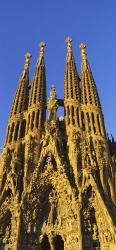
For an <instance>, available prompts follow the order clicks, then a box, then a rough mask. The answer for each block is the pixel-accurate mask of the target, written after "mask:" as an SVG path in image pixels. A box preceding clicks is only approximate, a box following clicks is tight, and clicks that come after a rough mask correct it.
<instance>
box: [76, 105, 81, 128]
mask: <svg viewBox="0 0 116 250" xmlns="http://www.w3.org/2000/svg"><path fill="white" fill-rule="evenodd" d="M76 114H77V124H78V126H79V127H80V120H79V109H78V108H77V109H76Z"/></svg>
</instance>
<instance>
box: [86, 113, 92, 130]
mask: <svg viewBox="0 0 116 250" xmlns="http://www.w3.org/2000/svg"><path fill="white" fill-rule="evenodd" d="M86 115H87V125H88V131H89V132H90V131H91V126H90V117H89V113H88V112H87V114H86Z"/></svg>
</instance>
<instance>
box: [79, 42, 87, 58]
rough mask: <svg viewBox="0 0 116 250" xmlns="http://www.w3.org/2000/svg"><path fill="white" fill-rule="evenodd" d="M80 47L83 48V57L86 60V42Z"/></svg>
mask: <svg viewBox="0 0 116 250" xmlns="http://www.w3.org/2000/svg"><path fill="white" fill-rule="evenodd" d="M79 48H80V49H81V56H82V59H83V60H86V58H87V57H86V51H85V48H86V45H85V44H84V43H81V44H80V45H79Z"/></svg>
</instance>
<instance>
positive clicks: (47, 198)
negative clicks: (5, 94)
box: [0, 37, 116, 250]
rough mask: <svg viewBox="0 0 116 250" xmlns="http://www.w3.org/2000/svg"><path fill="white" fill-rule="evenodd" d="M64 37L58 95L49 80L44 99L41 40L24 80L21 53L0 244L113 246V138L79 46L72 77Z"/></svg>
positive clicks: (3, 161)
mask: <svg viewBox="0 0 116 250" xmlns="http://www.w3.org/2000/svg"><path fill="white" fill-rule="evenodd" d="M66 43H67V57H66V70H65V79H64V98H63V99H57V95H56V89H55V87H54V86H52V88H51V92H50V97H49V99H48V100H47V99H46V75H45V62H44V49H45V43H44V42H42V43H40V55H39V59H38V61H37V64H36V70H35V73H34V77H33V80H32V83H31V84H30V83H29V64H30V58H31V54H30V53H27V54H26V60H25V63H24V69H23V72H22V74H21V77H20V81H19V85H18V88H17V91H16V95H15V98H14V101H13V105H12V108H11V113H10V117H9V120H8V128H7V132H6V139H5V145H4V148H3V151H2V155H1V157H0V249H1V250H2V249H4V247H8V245H9V248H10V249H12V250H22V249H25V250H37V249H38V250H39V249H46V250H48V249H51V250H53V249H59V250H61V249H62V250H63V249H64V250H82V249H84V250H86V249H88V250H90V249H94V248H96V249H97V248H98V249H101V250H104V249H105V247H106V246H107V248H109V249H112V244H114V246H116V240H115V229H116V228H115V226H114V225H116V209H115V205H114V204H116V194H115V171H116V153H115V149H116V144H115V141H114V138H112V142H110V140H109V139H107V137H106V131H105V126H104V119H103V114H102V109H101V104H100V100H99V95H98V92H97V89H96V84H95V81H94V79H93V75H92V71H91V69H90V65H89V63H88V59H87V55H86V51H85V48H86V45H84V44H81V45H80V49H81V56H82V67H81V76H80V77H79V75H78V72H77V69H76V63H75V60H74V56H73V52H72V50H73V49H72V39H71V38H69V37H68V38H67V39H66ZM80 81H81V84H80ZM29 89H30V91H29ZM59 106H60V107H62V108H63V110H64V117H63V118H62V119H61V118H58V114H57V110H58V108H59ZM46 109H47V111H48V118H47V119H46ZM108 143H109V145H110V147H109V146H108ZM5 245H6V246H5Z"/></svg>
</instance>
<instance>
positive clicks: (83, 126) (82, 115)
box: [81, 111, 85, 131]
mask: <svg viewBox="0 0 116 250" xmlns="http://www.w3.org/2000/svg"><path fill="white" fill-rule="evenodd" d="M81 119H82V128H83V131H85V118H84V112H83V111H82V112H81Z"/></svg>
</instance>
